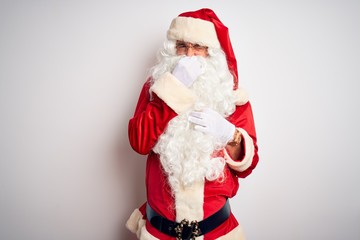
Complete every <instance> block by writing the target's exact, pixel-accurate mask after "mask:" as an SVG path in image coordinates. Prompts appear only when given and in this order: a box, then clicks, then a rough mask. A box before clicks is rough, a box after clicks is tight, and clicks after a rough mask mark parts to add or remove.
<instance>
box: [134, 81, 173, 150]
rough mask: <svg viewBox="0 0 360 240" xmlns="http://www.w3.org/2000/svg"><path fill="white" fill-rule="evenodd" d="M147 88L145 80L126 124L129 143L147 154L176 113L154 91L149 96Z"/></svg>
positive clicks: (148, 84) (148, 85) (148, 83)
mask: <svg viewBox="0 0 360 240" xmlns="http://www.w3.org/2000/svg"><path fill="white" fill-rule="evenodd" d="M149 88H150V82H149V81H147V82H146V83H145V84H144V86H143V88H142V90H141V93H140V96H139V100H138V103H137V106H136V109H135V113H134V116H133V117H132V118H131V119H130V121H129V125H128V135H129V141H130V145H131V147H132V148H133V149H134V150H135V151H136V152H138V153H140V154H148V153H149V152H150V151H151V149H152V148H153V147H154V146H155V144H156V142H157V140H158V137H159V136H160V135H161V134H162V133H163V132H164V130H165V128H166V126H167V123H168V122H169V121H170V120H171V119H172V118H173V117H175V116H176V115H177V114H176V113H175V112H174V111H173V110H172V109H171V108H170V107H169V106H167V105H166V103H165V102H164V101H162V100H161V99H160V98H159V97H158V96H157V95H156V94H155V93H152V96H150V93H149ZM151 97H152V98H151Z"/></svg>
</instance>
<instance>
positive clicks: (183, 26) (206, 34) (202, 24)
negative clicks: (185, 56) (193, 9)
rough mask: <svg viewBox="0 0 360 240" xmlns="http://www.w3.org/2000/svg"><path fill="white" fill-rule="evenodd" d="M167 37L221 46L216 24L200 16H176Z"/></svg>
mask: <svg viewBox="0 0 360 240" xmlns="http://www.w3.org/2000/svg"><path fill="white" fill-rule="evenodd" d="M167 37H168V39H170V40H182V41H185V42H191V43H197V44H200V45H203V46H207V47H213V48H220V42H219V40H218V37H217V34H216V30H215V27H214V24H213V23H212V22H209V21H206V20H202V19H199V18H192V17H177V18H174V19H173V20H172V22H171V25H170V28H169V30H168V32H167Z"/></svg>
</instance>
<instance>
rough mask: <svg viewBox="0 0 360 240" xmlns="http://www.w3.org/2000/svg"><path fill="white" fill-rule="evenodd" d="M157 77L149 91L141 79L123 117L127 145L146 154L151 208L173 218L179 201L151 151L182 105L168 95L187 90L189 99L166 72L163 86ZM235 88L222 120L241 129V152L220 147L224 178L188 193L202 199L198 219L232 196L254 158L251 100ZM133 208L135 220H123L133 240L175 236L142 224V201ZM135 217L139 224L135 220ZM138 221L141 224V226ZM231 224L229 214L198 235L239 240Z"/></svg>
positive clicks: (255, 155) (234, 222) (143, 212)
mask: <svg viewBox="0 0 360 240" xmlns="http://www.w3.org/2000/svg"><path fill="white" fill-rule="evenodd" d="M159 82H160V83H157V82H156V84H157V85H155V86H152V88H151V89H152V93H151V95H150V93H149V89H150V82H149V81H147V82H146V83H145V84H144V86H143V88H142V91H141V93H140V96H139V100H138V103H137V106H136V110H135V113H134V116H133V118H131V119H130V121H129V126H128V133H129V140H130V144H131V147H132V148H133V149H134V150H135V151H136V152H138V153H140V154H143V155H148V157H147V163H146V191H147V202H148V203H149V204H150V206H152V208H153V209H154V210H155V211H156V212H157V213H159V214H160V215H162V216H163V217H166V218H167V219H169V220H173V221H175V220H176V215H177V214H180V213H177V212H176V211H175V205H176V204H180V203H179V201H180V200H176V202H175V199H174V196H173V194H172V191H171V188H170V186H169V184H168V181H167V176H166V173H165V172H164V171H163V170H162V167H161V163H160V160H159V155H158V154H156V153H154V152H153V151H152V149H153V147H154V146H155V144H156V142H157V140H158V138H159V136H160V135H161V134H162V133H163V132H164V130H165V128H166V126H167V123H168V122H169V121H170V120H171V119H172V118H174V117H176V116H177V115H178V113H180V112H181V111H182V110H183V107H184V106H182V105H181V103H180V105H179V104H178V102H176V101H174V95H175V97H176V94H179V92H180V93H181V94H182V96H183V95H187V94H189V95H188V96H189V97H190V98H189V99H191V96H192V95H191V93H190V92H189V90H188V89H186V88H180V89H179V84H178V81H177V80H176V79H174V78H173V77H172V75H170V74H169V75H167V77H166V86H165V85H164V84H161V81H159ZM169 82H170V85H169ZM173 84H175V85H176V86H174V85H173ZM238 91H239V94H238V95H239V98H240V99H239V101H238V104H237V106H236V110H235V112H234V113H233V114H232V115H231V116H229V117H228V118H227V120H228V121H230V122H231V123H233V124H234V125H235V126H236V128H238V129H239V130H240V131H241V133H242V136H243V141H242V142H241V144H242V153H241V154H240V158H239V159H231V158H230V157H229V155H228V154H227V152H226V150H224V151H223V156H224V158H225V160H226V162H227V164H226V165H225V169H224V172H225V178H224V181H217V180H215V181H207V180H205V182H204V184H203V185H201V186H199V188H200V189H199V190H196V191H195V192H196V193H195V194H193V193H191V194H190V195H189V197H190V198H193V199H195V198H199V199H200V198H202V199H201V202H202V214H203V219H205V218H207V217H208V216H210V215H211V214H213V213H215V212H216V211H218V210H219V209H220V208H221V207H222V206H223V205H224V203H225V201H226V199H227V198H231V197H233V196H235V194H236V193H237V191H238V188H239V182H238V178H244V177H246V176H248V175H249V174H250V173H251V172H252V170H253V169H254V168H255V166H256V165H257V163H258V154H257V151H258V147H257V144H256V132H255V126H254V120H253V114H252V109H251V105H250V102H248V101H247V99H244V94H243V92H241V90H238ZM185 101H186V100H185ZM186 194H188V193H186ZM184 196H185V198H187V197H188V195H184ZM185 204H186V203H185ZM136 211H137V213H136V214H135V215H136V216H137V218H138V219H137V220H134V219H133V220H129V221H128V224H127V225H128V228H129V229H130V230H132V231H134V232H137V234H138V237H139V239H161V240H167V239H175V238H171V237H169V236H167V235H165V234H163V233H161V232H159V231H158V230H157V229H155V228H153V227H152V226H151V225H150V223H149V222H148V221H146V223H145V220H144V219H146V216H145V205H143V206H141V207H140V208H139V209H138V210H136ZM133 215H134V213H133ZM133 217H134V216H133ZM138 221H142V222H143V223H142V224H141V223H139V222H138ZM144 223H145V226H141V225H143V224H144ZM134 224H136V226H135V225H134ZM139 224H140V225H139ZM130 225H134V226H130ZM237 227H238V222H237V221H236V219H235V217H234V216H233V215H232V214H231V216H230V218H229V219H228V220H227V221H226V222H225V223H223V224H222V225H220V226H219V227H218V228H216V229H215V230H213V231H211V232H209V233H208V234H206V235H205V236H204V239H205V240H206V239H208V240H213V239H217V238H219V237H221V236H226V235H227V234H230V235H231V234H234V235H233V236H234V237H235V238H236V239H239V238H238V237H237V235H236V234H239V233H237V232H238V229H237ZM139 228H142V229H139ZM231 236H232V235H231ZM154 237H155V238H154Z"/></svg>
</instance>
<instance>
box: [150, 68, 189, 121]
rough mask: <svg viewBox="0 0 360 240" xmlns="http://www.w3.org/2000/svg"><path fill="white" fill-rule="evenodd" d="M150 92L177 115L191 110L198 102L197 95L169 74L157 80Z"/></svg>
mask: <svg viewBox="0 0 360 240" xmlns="http://www.w3.org/2000/svg"><path fill="white" fill-rule="evenodd" d="M150 90H151V91H152V92H154V93H156V95H158V96H159V98H161V99H162V100H163V101H164V102H165V103H166V104H167V105H168V106H169V107H171V108H172V109H173V110H174V111H175V112H176V113H177V114H181V113H183V112H185V111H186V110H188V109H190V108H191V107H192V106H193V104H194V103H195V101H196V96H195V94H194V93H193V92H192V91H191V90H190V89H188V88H187V87H186V86H185V85H184V84H182V83H181V82H180V81H179V80H178V79H177V78H176V77H175V76H174V75H172V74H171V73H169V72H167V73H165V74H163V75H162V76H161V77H160V78H159V79H157V80H156V81H155V82H154V84H153V85H152V86H151V88H150Z"/></svg>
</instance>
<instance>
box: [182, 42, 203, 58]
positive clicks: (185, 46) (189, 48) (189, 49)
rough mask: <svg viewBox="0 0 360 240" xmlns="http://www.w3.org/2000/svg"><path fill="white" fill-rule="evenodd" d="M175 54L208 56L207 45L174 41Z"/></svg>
mask: <svg viewBox="0 0 360 240" xmlns="http://www.w3.org/2000/svg"><path fill="white" fill-rule="evenodd" d="M176 55H178V56H181V55H186V56H188V57H191V56H201V57H207V56H208V47H206V46H201V45H199V44H196V43H195V44H193V43H189V42H184V41H176Z"/></svg>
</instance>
